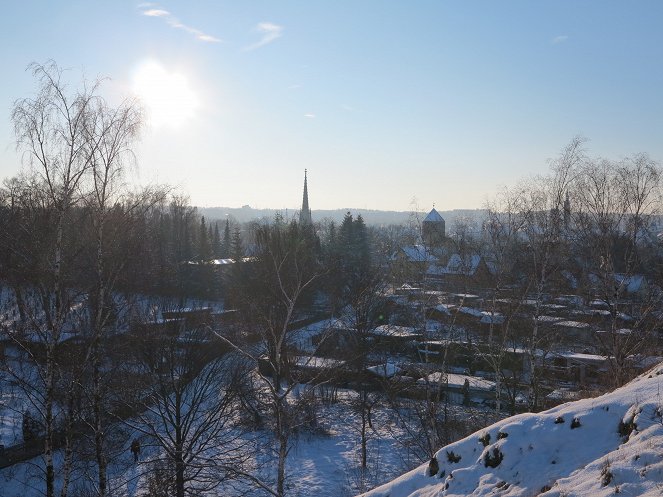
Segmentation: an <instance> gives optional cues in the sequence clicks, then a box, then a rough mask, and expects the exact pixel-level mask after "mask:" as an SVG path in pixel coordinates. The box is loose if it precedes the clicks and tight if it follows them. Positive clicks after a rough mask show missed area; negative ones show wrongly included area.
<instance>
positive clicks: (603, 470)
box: [601, 459, 613, 487]
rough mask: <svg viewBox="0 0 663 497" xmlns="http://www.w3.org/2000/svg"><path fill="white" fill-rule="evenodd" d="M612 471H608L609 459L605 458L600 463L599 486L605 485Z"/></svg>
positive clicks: (610, 478) (608, 482)
mask: <svg viewBox="0 0 663 497" xmlns="http://www.w3.org/2000/svg"><path fill="white" fill-rule="evenodd" d="M612 476H613V475H612V471H610V460H609V459H605V460H604V461H603V463H601V486H602V487H607V486H608V485H609V484H610V482H611V481H612Z"/></svg>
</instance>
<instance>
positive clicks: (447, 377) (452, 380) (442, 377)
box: [417, 371, 495, 391]
mask: <svg viewBox="0 0 663 497" xmlns="http://www.w3.org/2000/svg"><path fill="white" fill-rule="evenodd" d="M466 380H467V382H468V383H469V385H470V389H472V390H484V391H492V390H495V382H493V381H490V380H484V379H483V378H478V377H476V376H468V375H465V374H456V373H442V372H439V371H438V372H435V373H431V374H429V375H428V376H426V377H424V378H420V379H418V380H417V384H418V385H427V384H430V383H433V384H444V385H449V386H450V387H456V388H462V387H463V386H464V385H465V381H466Z"/></svg>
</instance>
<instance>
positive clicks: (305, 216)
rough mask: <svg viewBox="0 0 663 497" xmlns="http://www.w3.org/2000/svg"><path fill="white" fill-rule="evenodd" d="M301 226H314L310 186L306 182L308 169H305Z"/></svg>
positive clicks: (300, 215)
mask: <svg viewBox="0 0 663 497" xmlns="http://www.w3.org/2000/svg"><path fill="white" fill-rule="evenodd" d="M299 224H306V225H310V224H313V221H312V220H311V209H310V208H309V206H308V185H307V181H306V169H304V198H303V199H302V210H300V211H299Z"/></svg>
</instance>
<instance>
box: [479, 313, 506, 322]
mask: <svg viewBox="0 0 663 497" xmlns="http://www.w3.org/2000/svg"><path fill="white" fill-rule="evenodd" d="M481 314H483V315H482V316H481V321H480V322H481V323H483V324H491V323H492V324H502V323H503V322H504V316H503V315H502V314H500V313H499V312H487V311H483V312H482V313H481Z"/></svg>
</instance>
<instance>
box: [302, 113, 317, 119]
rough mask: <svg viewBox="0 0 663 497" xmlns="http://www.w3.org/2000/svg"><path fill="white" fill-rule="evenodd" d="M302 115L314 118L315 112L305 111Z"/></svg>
mask: <svg viewBox="0 0 663 497" xmlns="http://www.w3.org/2000/svg"><path fill="white" fill-rule="evenodd" d="M304 117H307V118H309V119H315V114H313V113H312V112H307V113H306V114H304Z"/></svg>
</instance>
